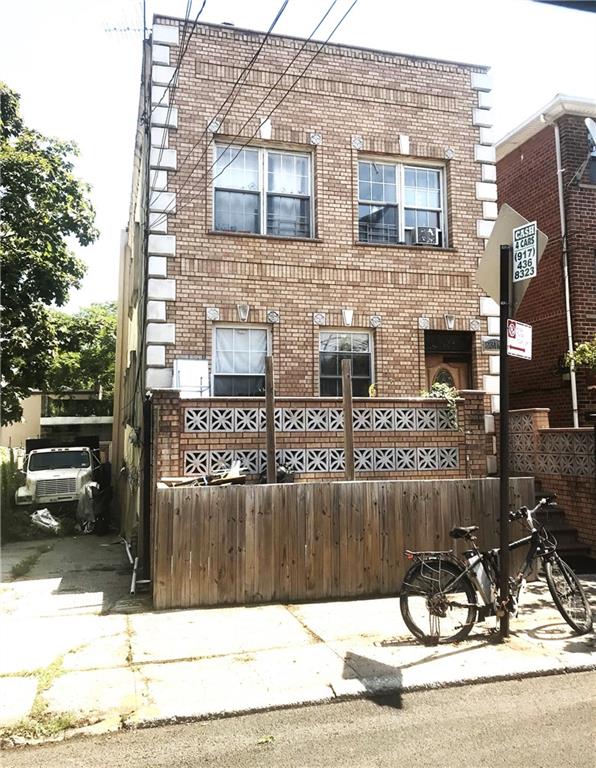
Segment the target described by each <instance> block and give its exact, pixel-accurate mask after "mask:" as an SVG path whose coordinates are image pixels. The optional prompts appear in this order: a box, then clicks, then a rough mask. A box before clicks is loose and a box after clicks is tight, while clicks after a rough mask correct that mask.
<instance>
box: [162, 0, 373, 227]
mask: <svg viewBox="0 0 596 768" xmlns="http://www.w3.org/2000/svg"><path fill="white" fill-rule="evenodd" d="M337 2H338V0H333V2H332V3H331V5H330V6H329V8H328V9H327V11H326V12H325V14H324V15H323V17H322V18H321V19H320V21H319V22H318V24H317V25H316V27H315V28H314V29H313V31H312V32H311V33H310V35H309V36H308V38H306V39H305V40H304V41H303V43H302V46H301V47H300V49H299V50H298V52H297V53H296V54H295V55H294V57H293V58H292V60H291V61H290V62H289V64H288V65H287V66H286V68H285V69H284V71H283V72H282V73H281V75H280V76H279V77H278V79H277V80H276V82H275V83H274V84H273V86H271V88H269V90H268V92H267V94H266V95H265V96H264V97H263V99H262V100H261V101H260V102H259V104H258V105H257V107H256V108H255V109H254V110H253V112H252V113H251V115H250V116H249V117H248V118H247V119H246V120H245V121H244V123H243V125H242V126H241V128H240V129H239V131H238V132H237V133H236V135H235V136H234V137H233V138H232V139H231V141H230V142H229V143H228V144H227V145H226V146H225V148H224V151H225V150H226V149H230V148H232V147H234V146H235V144H236V141H237V140H238V139H239V138H241V133H242V131H243V130H244V128H245V127H246V126H247V125H248V124H249V123H250V121H251V120H252V119H253V118H254V117H255V115H256V114H257V112H258V111H259V110H260V109H261V107H262V106H263V104H265V103H266V101H267V100H268V99H269V97H270V96H271V94H272V93H273V92H274V90H275V89H276V87H277V86H278V85H279V83H280V82H281V81H282V80H283V78H284V77H285V75H286V74H287V73H288V71H289V69H290V68H291V67H292V65H293V63H294V62H295V61H296V59H297V58H298V57H299V56H300V54H301V53H302V52H303V51H304V49H305V47H306V45H307V44H308V43H309V42H310V41H311V38H312V37H313V35H314V34H316V32H317V30H318V29H319V27H320V26H321V25H322V24H323V22H324V21H325V19H326V18H327V16H328V15H329V13H330V12H331V11H332V9H333V7H334V6H335V5H336V4H337ZM357 2H358V0H353V2H352V3H351V5H350V6H349V7H348V9H347V10H346V11H345V13H344V14H343V16H342V17H341V18H340V20H339V21H338V22H337V24H336V25H335V26H334V27H333V29H332V30H331V32H330V33H329V35H328V36H327V37H326V39H325V40H324V41H322V42H321V43H320V44H319V47H318V49H317V50H316V51H315V53H314V54H313V56H311V58H310V59H309V61H308V62H307V64H306V65H305V67H304V68H303V70H302V72H300V74H299V75H297V76H296V79H295V80H294V82H293V83H292V85H291V86H290V87H289V88H288V89H287V90H286V92H285V93H284V95H283V96H282V97H281V99H280V100H279V101H278V102H277V103H276V104H275V106H274V107H273V108H272V109H271V110H270V111H269V113H268V114H267V116H266V117H265V118H264V119H263V121H261V123H262V122H264V121H266V120H268V119H269V118H270V117H271V115H272V114H273V113H274V112H275V111H276V110H277V109H278V107H279V106H280V105H281V104H282V103H283V102H284V101H285V99H286V98H287V97H288V96H289V94H290V93H291V92H292V91H293V90H294V88H295V87H296V86H297V85H298V83H299V82H300V80H301V79H302V78H303V77H304V75H305V73H306V72H307V71H308V69H309V68H310V66H311V65H312V63H313V61H314V60H315V59H316V57H317V56H318V55H319V53H320V52H321V51H322V49H323V48H324V46H325V45H327V43H328V42H329V40H330V39H331V37H332V36H333V35H334V34H335V32H337V30H338V29H339V27H340V26H341V25H342V24H343V22H344V21H345V19H346V18H347V17H348V15H349V14H350V13H351V11H352V10H353V8H354V6H355V5H356V4H357ZM259 130H260V125H259V126H258V127H257V129H256V130H255V131H254V133H253V134H252V135H251V136H250V137H249V139H248V140H247V141H246V142H245V143H244V144H242V145H241V146H240V147H239V148H238V151H237V152H236V154H235V155H234V156H233V157H232V158H231V159H230V160H229V162H227V163H226V164H225V165H224V166H223V167H221V168H220V169H219V171H218V173H217V174H216V175H215V176H214V177H213V179H212V181H214V180H215V179H216V178H217V177H218V176H220V175H221V174H222V173H223V171H224V170H225V169H226V168H227V167H228V166H229V165H231V164H232V163H233V162H234V160H235V159H236V158H237V157H238V155H239V154H240V152H241V151H242V149H244V148H245V147H246V146H248V144H250V142H251V141H252V140H253V139H254V138H255V137H256V135H257V134H258V132H259ZM214 140H215V139H214V136H211V137H210V139H209V142H208V144H207V146H206V147H205V149H204V151H203V152H202V154H201V156H200V157H199V159H198V160H197V162H196V163H195V164H194V166H193V168H192V170H191V171H190V173H189V174H188V175H187V177H186V178H185V179H184V181H183V182H182V184H181V185H180V187H178V188H177V191H176V194H177V197H178V195H179V194H180V192H181V191H182V190H183V189H184V188H185V187H186V185H187V183H188V181H189V180H190V178H191V177H192V174H193V173H194V171H195V170H196V169H197V167H198V165H199V163H200V162H201V160H202V159H203V158H204V157H205V155H206V153H207V151H208V148H209V146H210V145H211V143H213V141H214ZM217 162H218V160H217V158H216V159H215V160H214V161H213V163H212V164H211V165H210V166H209V168H208V169H207V170H206V171H205V172H204V173H203V174H202V175H201V176H200V177H199V179H198V180H197V181H196V182H195V187H194V188H195V189H196V188H197V187H198V186H199V184H200V183H201V182H202V181H203V179H205V177H206V176H207V175H208V174H209V172H210V171H211V170H212V169H213V168H214V167H215V166H216V165H217ZM195 199H196V195H195V196H192V197H189V198H188V199H187V200H186V201H185V202H183V203H182V204H181V205H180V207H178V208H177V211H178V212H180V211H181V210H184V209H185V208H186V207H188V205H189V204H190V203H191V202H193V201H194V200H195ZM174 208H175V203H170V204H169V205H168V206H166V208H165V209H164V211H163V212H162V213H161V215H160V216H159V217H158V218H157V219H156V221H155V224H156V225H159V224H160V223H161V222H162V221H163V220H165V217H166V216H167V214H168V213H170V212H171V211H172V210H174Z"/></svg>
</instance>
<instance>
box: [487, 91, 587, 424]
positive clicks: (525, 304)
mask: <svg viewBox="0 0 596 768" xmlns="http://www.w3.org/2000/svg"><path fill="white" fill-rule="evenodd" d="M593 108H594V110H595V112H596V104H594V106H593ZM557 122H558V125H559V131H560V142H561V166H562V169H563V173H562V179H563V189H564V209H565V218H566V225H567V248H568V262H569V283H570V298H571V318H572V332H573V340H574V343H575V344H577V343H580V342H582V341H586V340H589V339H592V338H593V337H594V336H595V335H596V261H595V259H596V255H595V254H596V251H595V248H596V186H595V185H591V184H589V183H588V172H589V169H588V167H587V166H586V158H587V156H588V133H587V130H586V126H585V123H584V117H583V116H580V115H573V114H563V115H562V116H561V117H560V118H559V119H558V120H557ZM522 138H523V137H522ZM509 146H510V145H509V144H508V140H507V139H505V140H504V141H503V147H502V149H501V145H499V148H498V158H499V160H498V163H497V179H498V188H499V204H502V203H509V205H511V206H512V207H513V208H515V210H516V211H518V212H519V213H520V214H522V216H525V217H526V218H527V219H529V220H530V221H532V220H536V221H537V223H538V227H539V229H541V230H542V231H543V232H544V233H545V234H546V235H547V236H548V239H549V242H548V245H547V248H546V251H545V253H544V255H543V257H542V260H541V262H540V267H539V271H538V275H537V277H535V278H534V279H533V280H532V281H531V283H530V286H529V288H528V291H527V293H526V295H525V297H524V300H523V301H522V304H521V306H520V308H519V310H518V313H517V319H518V320H521V321H522V322H525V323H529V324H530V325H532V328H533V355H532V360H531V361H526V360H516V359H513V360H511V369H510V371H511V372H510V386H511V390H510V398H511V407H512V408H532V407H536V408H549V409H550V422H551V425H552V426H554V427H565V426H570V425H572V424H573V420H572V397H571V385H570V379H569V373H568V371H567V370H566V369H565V367H564V357H565V353H566V352H567V350H568V336H567V324H566V315H565V296H564V274H563V249H562V241H561V219H560V213H559V192H558V184H557V163H556V155H555V130H554V127H553V126H552V125H544V126H540V129H539V130H538V131H537V132H536V133H534V135H532V136H531V137H530V138H528V139H527V140H525V141H523V142H522V143H521V144H519V145H517V146H515V147H514V148H513V149H509ZM582 167H583V169H584V171H583V173H581V169H582ZM590 383H591V382H590V380H589V377H588V375H587V373H586V371H585V370H582V369H581V368H579V369H578V370H577V397H578V412H579V424H580V426H581V425H585V424H588V423H590V422H589V420H588V417H587V414H588V413H589V412H590V411H594V410H595V409H596V394H595V391H594V390H590V389H589V388H588V386H589V384H590Z"/></svg>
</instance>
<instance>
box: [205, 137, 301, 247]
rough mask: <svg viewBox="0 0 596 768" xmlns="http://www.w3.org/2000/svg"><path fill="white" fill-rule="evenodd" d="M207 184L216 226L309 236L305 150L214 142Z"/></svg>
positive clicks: (251, 231)
mask: <svg viewBox="0 0 596 768" xmlns="http://www.w3.org/2000/svg"><path fill="white" fill-rule="evenodd" d="M213 184H214V209H215V213H214V226H215V229H216V230H218V231H224V232H249V233H254V234H267V235H276V236H278V237H303V238H308V237H311V234H312V225H311V207H312V194H311V188H312V176H311V160H310V156H309V155H307V154H300V153H295V152H281V151H278V150H275V151H274V150H266V149H261V148H259V149H253V148H243V149H240V148H237V147H220V146H218V147H216V164H215V169H214V181H213Z"/></svg>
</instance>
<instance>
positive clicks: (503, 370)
mask: <svg viewBox="0 0 596 768" xmlns="http://www.w3.org/2000/svg"><path fill="white" fill-rule="evenodd" d="M500 256H501V262H500V292H501V295H500V302H499V307H500V315H499V319H500V326H499V331H500V347H499V359H500V367H499V373H500V383H499V387H500V389H499V412H500V426H501V433H500V444H499V462H500V486H499V526H500V548H501V556H500V583H499V587H500V590H499V597H500V599H499V605H500V609H501V615H500V620H499V629H500V633H501V639H504V638H506V637H509V612H508V606H509V592H510V590H509V358H508V356H507V319H508V317H509V301H510V295H511V292H510V280H511V276H510V267H511V248H510V246H508V245H502V246H501V251H500Z"/></svg>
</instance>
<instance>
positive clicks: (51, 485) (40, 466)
mask: <svg viewBox="0 0 596 768" xmlns="http://www.w3.org/2000/svg"><path fill="white" fill-rule="evenodd" d="M97 465H98V461H97V459H96V458H95V456H94V455H93V451H92V450H91V448H89V447H87V446H73V447H67V448H38V449H34V450H31V451H30V452H29V453H28V454H27V456H26V458H25V463H24V465H23V473H24V475H25V483H24V485H22V486H21V487H20V488H18V489H17V491H16V494H15V501H16V504H17V505H18V506H21V507H27V508H28V509H39V508H42V507H54V508H56V509H59V508H62V509H64V510H66V509H73V510H76V509H77V505H78V504H79V500H80V499H81V497H82V493H83V489H84V488H85V486H86V485H87V484H88V483H90V482H91V481H92V480H93V476H94V471H95V469H96V466H97Z"/></svg>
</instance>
